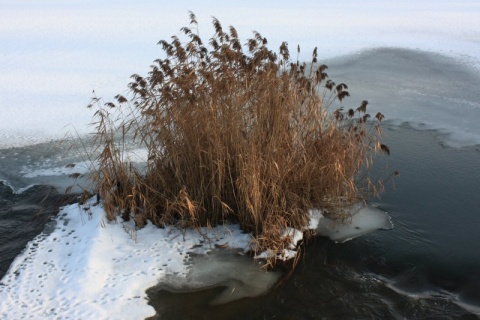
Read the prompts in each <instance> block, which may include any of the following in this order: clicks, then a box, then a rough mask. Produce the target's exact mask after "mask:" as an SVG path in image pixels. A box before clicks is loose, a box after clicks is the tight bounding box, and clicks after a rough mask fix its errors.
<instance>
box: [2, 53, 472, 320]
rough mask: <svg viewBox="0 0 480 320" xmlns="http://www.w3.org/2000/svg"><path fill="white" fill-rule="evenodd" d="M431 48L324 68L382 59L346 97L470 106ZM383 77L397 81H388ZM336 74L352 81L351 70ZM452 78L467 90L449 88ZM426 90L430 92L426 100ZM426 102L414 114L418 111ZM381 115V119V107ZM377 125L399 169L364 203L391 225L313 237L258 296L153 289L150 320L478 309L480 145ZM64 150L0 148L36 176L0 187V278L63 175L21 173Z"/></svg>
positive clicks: (442, 315)
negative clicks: (275, 283) (231, 297)
mask: <svg viewBox="0 0 480 320" xmlns="http://www.w3.org/2000/svg"><path fill="white" fill-rule="evenodd" d="M389 56H390V58H388V57H389ZM399 57H400V58H399ZM427 58H428V59H427ZM430 58H431V57H430V56H429V55H425V54H419V53H418V52H408V51H405V50H387V51H382V50H380V51H376V52H375V51H374V52H370V53H368V55H364V56H363V58H362V56H360V57H358V56H356V57H354V58H351V59H350V60H348V59H347V60H343V61H340V62H333V65H334V66H332V64H330V67H331V69H332V72H333V70H335V69H336V70H338V74H337V76H338V75H342V74H347V71H348V70H353V71H355V72H354V73H355V74H357V73H361V71H362V70H364V71H365V72H366V71H369V70H371V68H372V65H371V63H372V61H375V60H378V61H383V63H382V64H381V65H382V69H381V70H377V72H373V73H371V74H370V76H369V77H370V78H369V81H375V83H380V84H383V86H384V89H385V90H386V93H385V94H383V95H382V94H381V92H380V93H379V92H369V91H368V90H367V89H365V88H367V87H368V85H366V84H365V83H363V82H362V81H363V80H362V81H358V83H357V85H358V87H360V88H361V89H363V91H362V90H360V92H359V93H355V96H358V95H359V94H361V96H360V97H359V98H358V99H357V100H362V99H364V98H368V97H369V96H370V95H369V93H370V94H372V96H373V97H374V100H373V102H376V103H377V104H382V103H383V104H385V105H386V104H387V103H388V104H389V105H390V106H391V105H392V103H393V102H392V101H391V96H390V94H391V92H390V91H389V90H391V91H392V90H393V91H395V90H394V89H395V88H397V89H398V87H399V86H400V89H405V88H407V89H408V88H412V87H415V88H418V87H420V88H422V90H421V91H422V92H421V93H422V94H418V95H415V94H413V95H409V96H408V97H403V98H402V96H397V97H396V98H397V99H398V100H397V102H398V104H399V105H402V104H407V103H408V104H413V105H414V106H417V107H418V108H426V107H428V106H429V105H430V104H431V105H435V106H436V107H438V106H440V107H441V105H442V101H443V103H444V104H447V103H449V102H451V101H452V100H448V99H445V98H448V97H451V96H455V95H458V96H459V97H461V98H462V99H463V100H462V99H459V97H457V96H455V103H457V104H459V108H461V106H462V103H463V104H465V105H468V107H469V108H470V109H471V108H475V106H476V104H477V105H478V104H479V103H480V99H479V98H478V93H477V92H476V91H475V89H474V87H475V85H474V84H472V79H473V80H474V81H476V80H478V77H477V78H475V77H473V76H472V75H471V74H470V73H469V72H467V71H466V70H465V69H462V68H461V66H458V65H456V64H448V63H446V62H445V61H444V60H441V59H440V60H438V59H437V60H435V59H433V60H432V59H430ZM388 59H390V60H388ZM388 61H390V63H388ZM425 61H427V62H428V63H430V64H432V63H433V65H431V69H432V70H443V71H445V70H450V72H453V73H454V74H456V75H457V77H456V79H455V86H456V87H455V88H456V91H455V92H452V91H451V90H450V89H448V90H447V88H450V87H449V85H450V83H449V81H448V79H445V81H444V83H443V84H442V82H441V81H440V82H438V81H437V82H436V83H435V86H433V85H430V84H429V82H428V81H429V79H432V78H437V77H438V75H436V74H435V72H434V71H432V70H430V69H428V68H427V69H425V70H424V71H423V72H426V77H424V78H422V77H418V68H413V69H412V68H411V67H409V66H411V64H412V63H417V64H422V65H423V64H424V63H425ZM447 62H448V61H447ZM402 63H403V64H404V67H402V65H401V64H402ZM435 63H437V65H435ZM335 64H336V65H335ZM389 68H390V69H389ZM429 70H430V71H429ZM443 71H442V72H443ZM332 72H331V73H332ZM422 74H423V73H422ZM413 75H415V76H417V77H416V79H417V80H416V81H417V83H416V84H415V83H414V84H412V82H411V81H410V80H409V81H405V79H410V77H411V78H412V79H413ZM331 76H332V74H331ZM337 79H338V77H337ZM394 79H396V80H395V81H397V80H398V79H401V80H402V79H403V80H402V83H398V82H395V81H394ZM475 79H476V80H475ZM347 80H349V79H346V80H345V82H346V83H347V84H349V86H350V87H355V85H356V84H355V79H350V80H351V81H347ZM437 80H438V79H437ZM389 81H390V82H391V83H392V86H393V89H392V86H389V85H388V84H389ZM392 81H393V82H392ZM412 81H413V80H412ZM422 81H423V82H422ZM352 82H353V83H352ZM406 83H407V84H408V85H406ZM477 84H480V81H478V82H477ZM410 85H411V87H409V86H410ZM442 85H443V86H445V88H444V90H442ZM462 85H464V86H462ZM395 86H396V87H395ZM429 86H430V87H429ZM463 87H465V88H466V89H465V90H464V91H463V92H462V91H460V92H458V90H463V89H458V88H463ZM477 87H478V86H477ZM429 90H430V91H429ZM400 91H401V90H400ZM402 92H405V90H403V91H402ZM409 92H411V90H410V91H409ZM425 92H427V94H428V93H429V92H430V93H431V94H430V95H428V98H426V95H425ZM442 92H444V95H446V96H442V95H441V94H442ZM433 93H434V94H433ZM352 95H353V94H352ZM432 97H433V98H432ZM435 97H437V98H435ZM435 99H436V100H435ZM462 101H464V102H462ZM472 106H473V107H472ZM446 107H447V106H446ZM426 110H427V111H425V112H424V113H423V114H422V115H420V116H425V114H428V108H427V109H426ZM459 110H461V109H459ZM397 111H398V110H392V112H397ZM383 113H385V115H386V116H387V119H388V111H385V112H383ZM445 115H447V116H448V113H445ZM475 120H480V119H475ZM384 130H385V138H386V144H387V145H389V147H390V149H391V151H392V155H391V156H390V161H389V167H390V168H391V169H392V170H394V169H396V170H399V171H400V177H399V178H397V179H395V188H393V186H392V184H391V183H390V184H389V185H388V188H387V189H388V190H387V192H386V193H384V194H383V195H382V197H381V198H380V199H374V200H373V202H375V203H376V204H377V205H378V206H379V207H380V208H381V209H383V210H385V211H387V212H388V213H389V214H390V215H391V217H392V220H393V222H394V224H395V227H394V229H393V230H389V231H377V232H374V233H372V234H370V235H367V236H363V237H361V238H357V239H354V240H353V241H350V242H347V243H344V244H334V243H333V242H331V241H330V240H328V239H325V238H317V239H316V240H315V241H314V242H313V243H312V244H311V245H310V246H309V247H308V248H307V253H306V254H305V256H304V258H303V260H302V261H301V262H300V264H299V265H298V266H297V268H296V270H295V272H294V273H293V275H292V276H291V277H290V278H289V279H288V281H286V282H285V283H284V285H282V286H280V287H278V288H275V289H273V290H271V291H270V292H269V293H268V294H266V295H265V296H262V297H258V298H247V299H242V300H239V301H236V302H232V303H229V304H227V305H223V306H216V307H210V306H209V305H208V304H209V301H211V300H212V299H213V297H214V296H215V295H216V294H217V293H218V292H219V291H220V290H221V288H217V289H211V290H205V291H201V292H196V293H183V294H173V293H169V292H167V291H162V290H158V289H155V288H152V289H150V290H149V297H150V299H151V304H152V305H153V306H154V307H155V308H156V310H157V313H158V318H161V319H404V318H406V319H479V318H480V316H479V315H480V196H479V195H480V179H479V178H480V147H466V148H449V147H445V146H444V145H445V141H446V140H445V136H444V135H441V134H440V133H439V132H435V131H417V130H413V129H412V128H410V127H409V126H408V124H403V125H400V126H394V125H391V124H390V125H387V126H386V127H385V128H384ZM64 155H65V147H64V146H58V145H56V144H54V143H50V144H45V145H40V146H31V147H25V148H18V149H9V150H0V180H7V181H9V183H10V184H12V185H14V186H15V187H16V188H19V187H25V186H27V185H30V184H34V183H38V184H41V186H37V187H35V188H31V189H28V190H27V191H25V192H23V193H21V194H14V193H13V192H12V190H11V189H10V188H9V187H6V186H5V185H3V184H2V185H0V277H1V276H3V274H4V273H5V272H6V270H7V269H8V266H9V264H10V263H11V261H12V260H13V258H14V257H15V256H16V255H17V254H18V253H19V252H20V251H21V250H22V248H23V247H24V245H25V243H26V242H27V241H29V240H30V239H32V238H33V237H34V236H35V235H36V234H38V233H39V232H40V231H41V230H42V228H43V223H44V221H45V220H46V219H47V218H48V217H49V216H50V215H51V214H53V213H54V212H55V208H56V205H57V204H58V201H59V199H60V198H61V194H62V193H63V191H64V188H65V186H67V185H68V184H71V181H70V180H68V179H67V178H65V177H61V176H40V177H34V178H27V177H25V172H26V171H29V170H30V171H31V170H34V169H38V168H43V167H45V166H46V167H48V166H50V167H51V166H53V167H55V166H61V165H64V164H67V163H69V162H72V161H75V160H76V161H79V160H82V159H81V156H80V155H79V154H77V155H75V156H72V158H70V159H66V158H64V157H63V156H64ZM83 160H84V159H83ZM48 184H52V185H54V186H55V187H57V190H58V191H56V190H55V189H52V188H51V187H48V186H47V185H48ZM45 197H47V198H46V199H47V200H46V203H47V206H46V208H45V210H44V211H43V213H40V214H39V213H38V205H39V203H40V202H41V201H42V200H43V199H45Z"/></svg>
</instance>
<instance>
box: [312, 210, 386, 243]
mask: <svg viewBox="0 0 480 320" xmlns="http://www.w3.org/2000/svg"><path fill="white" fill-rule="evenodd" d="M350 213H351V214H352V217H351V219H349V220H348V221H345V222H341V221H335V220H332V219H330V218H327V217H325V216H323V214H322V213H321V212H320V211H319V210H312V211H311V213H310V215H311V221H318V224H317V226H316V231H317V234H318V235H320V236H326V237H329V238H330V239H331V240H333V241H335V242H339V243H342V242H346V241H349V240H352V239H354V238H356V237H359V236H362V235H364V234H367V233H370V232H372V231H375V230H378V229H392V228H393V223H392V221H391V220H390V216H389V215H388V214H387V213H386V212H384V211H382V210H380V209H378V208H375V207H372V206H363V205H355V206H353V207H352V208H351V209H350ZM311 225H314V224H311Z"/></svg>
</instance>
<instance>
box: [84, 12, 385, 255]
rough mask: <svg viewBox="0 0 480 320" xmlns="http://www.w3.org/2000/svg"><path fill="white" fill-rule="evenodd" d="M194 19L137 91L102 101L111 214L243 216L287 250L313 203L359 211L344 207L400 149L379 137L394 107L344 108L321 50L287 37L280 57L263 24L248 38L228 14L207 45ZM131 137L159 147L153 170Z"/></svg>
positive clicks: (101, 176) (261, 239)
mask: <svg viewBox="0 0 480 320" xmlns="http://www.w3.org/2000/svg"><path fill="white" fill-rule="evenodd" d="M190 18H191V19H190V20H191V28H187V27H185V28H182V29H181V31H182V32H183V33H184V35H185V39H186V41H182V40H181V39H180V38H178V37H177V36H173V37H172V41H171V42H167V41H160V42H159V44H160V46H161V47H162V49H163V51H164V54H165V56H164V58H163V59H158V60H156V61H155V62H154V65H152V66H151V70H150V72H149V74H148V76H146V77H142V76H140V75H133V76H132V79H133V82H132V83H130V85H129V88H130V90H131V97H130V98H129V99H127V98H125V97H123V96H121V95H118V96H116V100H117V101H116V102H115V103H106V104H105V105H99V104H97V105H98V106H99V107H98V110H97V112H96V120H95V131H96V134H95V142H96V144H97V145H98V146H99V148H101V154H100V156H99V157H98V159H97V160H98V164H99V167H98V170H97V171H96V172H95V173H94V175H93V180H94V182H95V185H96V189H97V191H98V192H99V194H100V196H101V198H102V199H103V200H104V206H105V210H106V212H107V217H108V218H109V219H115V218H116V216H117V215H121V216H122V217H123V218H124V219H126V220H129V219H134V220H135V222H136V224H137V226H139V227H142V226H143V225H144V224H145V222H146V221H147V220H150V221H152V222H153V223H155V224H156V225H158V226H164V225H167V224H178V225H180V226H182V227H198V226H207V225H216V224H219V223H223V222H225V221H232V222H237V223H239V224H240V226H241V227H242V228H243V230H245V231H246V232H252V233H253V235H254V236H255V239H256V242H257V246H256V250H259V251H262V250H265V249H271V250H274V251H275V252H280V251H281V250H282V249H283V248H285V247H286V246H287V244H286V243H285V240H281V239H280V234H281V232H282V230H283V229H284V228H285V227H287V226H289V227H293V228H298V229H302V228H303V227H304V226H305V225H306V223H307V221H308V209H310V208H327V209H330V210H329V212H330V213H331V214H332V215H336V216H339V217H341V218H345V217H347V218H348V216H344V215H343V214H342V210H341V209H342V208H343V207H345V206H347V205H349V204H351V203H354V202H358V201H361V200H363V199H364V197H365V191H367V189H368V188H369V186H370V187H371V186H373V184H372V183H371V182H370V181H369V180H368V176H367V175H366V172H368V169H369V168H370V166H371V165H372V155H373V154H374V153H375V152H376V151H377V150H378V151H382V150H383V151H385V152H387V151H389V150H388V147H386V146H384V145H381V144H380V143H379V141H378V139H379V136H380V125H379V124H380V121H381V120H382V119H383V115H381V114H377V116H376V117H375V118H374V119H371V120H368V118H369V117H370V116H369V115H368V114H366V107H367V102H366V101H363V102H362V103H361V105H360V106H359V107H358V108H357V109H356V110H353V109H349V110H347V111H344V110H343V107H341V105H342V103H343V100H344V99H345V98H346V97H347V96H348V95H349V94H348V91H347V89H348V88H347V86H346V85H345V84H343V83H341V84H338V85H337V84H335V83H334V82H333V81H332V80H329V79H328V76H327V74H326V72H325V71H326V69H327V67H326V66H325V65H319V64H318V63H317V61H316V59H317V52H316V49H315V51H314V52H313V57H312V63H311V64H308V65H307V64H305V63H303V64H302V63H299V62H298V60H297V61H295V62H292V60H291V58H290V52H289V49H288V45H287V44H286V43H283V44H282V46H281V47H280V50H279V52H278V53H275V52H273V51H271V50H269V49H268V48H267V40H266V39H265V38H263V37H262V36H261V35H260V34H259V33H257V32H254V37H253V38H252V39H249V40H248V41H247V44H246V45H245V46H242V45H241V40H240V39H239V38H238V35H237V32H236V30H235V29H234V28H233V27H230V28H229V29H228V31H224V30H223V28H222V26H221V24H220V22H219V21H218V20H216V19H214V20H213V26H214V29H215V34H214V35H213V37H212V38H211V39H210V41H209V44H208V45H205V44H204V43H203V42H202V40H201V39H200V37H199V36H198V32H197V22H196V18H195V16H194V15H193V14H191V15H190ZM94 102H99V101H98V99H95V101H94ZM334 105H337V106H338V108H337V109H336V110H331V109H332V108H333V106H334ZM130 138H131V139H133V141H134V143H136V144H137V145H139V146H142V147H144V148H146V149H147V150H148V161H147V163H146V166H145V168H143V169H138V168H136V167H135V166H133V165H132V164H131V163H129V162H128V161H126V160H125V158H124V151H125V150H124V144H125V141H126V140H128V139H130Z"/></svg>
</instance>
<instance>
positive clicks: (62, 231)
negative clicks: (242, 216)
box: [0, 199, 391, 319]
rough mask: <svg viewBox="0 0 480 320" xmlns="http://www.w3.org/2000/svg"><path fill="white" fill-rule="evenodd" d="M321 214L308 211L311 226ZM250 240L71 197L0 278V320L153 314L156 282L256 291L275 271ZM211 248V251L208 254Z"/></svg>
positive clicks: (227, 294) (232, 229) (231, 296)
mask: <svg viewBox="0 0 480 320" xmlns="http://www.w3.org/2000/svg"><path fill="white" fill-rule="evenodd" d="M366 212H367V215H368V212H370V211H368V210H366ZM377 214H378V213H377ZM383 215H384V218H385V217H387V215H386V214H385V213H383ZM313 217H315V218H313ZM377 218H378V215H377ZM377 218H374V219H370V221H369V222H370V223H369V230H375V229H378V228H385V227H387V228H389V227H391V225H390V226H386V225H385V223H384V222H385V221H384V219H377ZM354 219H355V218H354ZM322 220H324V219H323V218H322V217H321V215H318V214H313V215H312V221H311V224H310V226H309V227H310V228H313V227H315V226H316V225H318V224H319V222H321V221H322ZM320 224H321V223H320ZM372 224H373V226H372ZM329 226H331V227H335V226H334V225H333V224H331V223H326V224H323V227H322V228H324V229H325V228H327V229H328V228H329ZM358 227H359V225H357V224H352V227H351V228H349V230H350V231H357V233H356V234H349V235H348V237H350V238H353V237H355V236H357V235H360V234H363V233H364V232H365V229H363V226H362V230H359V229H358ZM327 229H325V230H327ZM319 230H320V229H319ZM325 230H323V231H322V232H323V234H325V235H327V236H328V230H327V232H326V231H325ZM330 231H331V232H332V233H338V232H343V231H338V230H337V229H331V230H330ZM286 235H289V236H292V240H293V241H294V242H296V241H298V240H300V239H301V236H299V234H298V233H297V232H287V233H286ZM250 240H251V235H250V234H246V233H243V232H242V231H241V230H240V229H239V227H238V226H237V225H224V226H219V227H216V228H212V229H209V230H206V229H205V230H202V232H201V233H199V232H198V231H197V230H180V229H177V228H175V227H169V228H165V229H160V228H157V227H155V226H153V225H151V224H149V225H147V226H146V227H145V228H143V229H141V230H138V231H134V229H133V228H132V226H131V225H130V224H127V223H123V222H121V221H120V220H119V221H117V222H116V223H108V222H106V221H105V219H104V211H103V209H102V207H101V205H94V204H93V199H92V200H91V201H90V202H89V204H87V205H85V206H79V205H78V204H73V205H70V206H67V207H65V208H64V209H63V210H62V211H61V212H60V213H59V215H58V217H57V218H56V219H55V220H54V221H52V222H50V223H49V225H47V228H46V230H45V233H42V234H41V235H39V236H38V237H36V238H35V239H34V240H33V241H31V242H30V243H29V244H28V245H27V247H26V249H25V250H24V252H23V253H22V254H20V255H19V256H18V257H17V258H16V259H15V261H14V262H13V263H12V265H11V267H10V269H9V271H8V273H7V274H6V275H5V277H4V278H3V279H2V280H1V282H0V301H1V302H0V315H1V317H2V318H5V319H17V318H22V319H28V318H32V319H42V318H63V317H65V318H78V319H105V318H108V319H111V318H116V317H120V318H124V319H140V318H145V317H148V316H152V315H154V314H155V311H154V309H153V307H151V306H150V305H148V304H147V301H146V298H147V295H146V292H145V291H146V289H148V288H150V287H153V286H156V285H157V284H159V283H160V284H162V285H163V287H164V288H165V289H168V290H174V291H189V290H190V291H191V290H193V291H195V290H201V289H204V288H211V287H215V286H225V287H227V288H226V290H225V291H224V292H223V293H222V294H221V295H219V296H218V297H216V298H215V300H214V301H212V304H216V303H226V302H229V301H232V300H235V299H240V298H243V297H252V296H256V295H261V294H263V293H265V292H266V291H267V290H268V289H269V288H270V287H271V286H272V285H274V284H275V282H276V281H277V279H278V277H279V274H278V273H272V272H269V273H267V272H265V271H264V270H262V269H261V268H260V266H259V265H258V263H255V262H254V260H251V259H250V258H249V257H241V256H239V253H245V252H246V251H247V250H248V249H249V248H250ZM293 249H294V246H292V250H293ZM210 251H215V253H212V254H211V255H210V256H206V255H205V254H207V253H208V252H210ZM219 251H220V253H219ZM119 315H121V316H119Z"/></svg>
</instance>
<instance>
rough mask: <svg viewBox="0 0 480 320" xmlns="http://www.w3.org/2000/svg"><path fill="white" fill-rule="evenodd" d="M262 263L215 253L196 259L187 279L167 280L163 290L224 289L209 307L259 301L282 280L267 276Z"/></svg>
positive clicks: (276, 276)
mask: <svg viewBox="0 0 480 320" xmlns="http://www.w3.org/2000/svg"><path fill="white" fill-rule="evenodd" d="M261 265H262V263H261V262H258V263H257V262H255V261H254V260H252V259H251V258H249V257H243V256H238V255H237V256H232V254H231V253H229V252H228V251H225V250H223V249H221V250H214V251H212V252H211V253H210V254H208V255H201V256H195V257H194V258H193V261H192V267H191V269H190V271H189V272H188V273H187V275H186V276H185V277H182V276H170V277H166V278H165V279H164V280H163V281H162V282H161V284H160V285H159V287H160V288H162V289H166V290H169V291H172V292H192V291H197V290H205V289H208V288H213V287H218V286H221V287H225V289H224V290H223V291H222V293H221V294H220V295H218V296H217V297H215V298H214V300H212V301H211V302H210V305H218V304H224V303H228V302H231V301H234V300H238V299H241V298H245V297H256V296H259V295H262V294H264V293H265V292H266V291H268V289H270V288H271V287H272V286H273V285H274V284H275V283H276V282H277V280H278V278H279V277H280V273H279V272H266V271H265V270H263V269H262V268H261Z"/></svg>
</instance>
